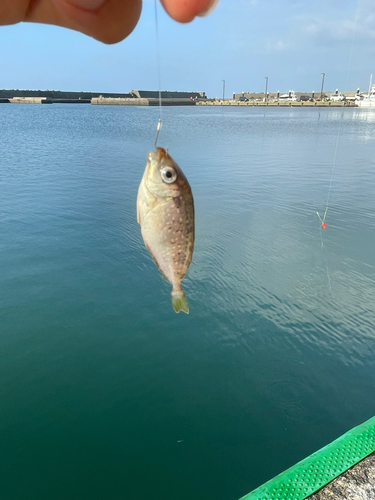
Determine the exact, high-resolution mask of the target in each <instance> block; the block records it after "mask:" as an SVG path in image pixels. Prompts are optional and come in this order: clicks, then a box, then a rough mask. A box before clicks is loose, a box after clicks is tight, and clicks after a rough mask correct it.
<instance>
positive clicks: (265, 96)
mask: <svg viewBox="0 0 375 500" xmlns="http://www.w3.org/2000/svg"><path fill="white" fill-rule="evenodd" d="M265 79H266V91H265V93H264V102H267V87H268V76H266V77H265Z"/></svg>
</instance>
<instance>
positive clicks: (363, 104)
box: [357, 75, 375, 108]
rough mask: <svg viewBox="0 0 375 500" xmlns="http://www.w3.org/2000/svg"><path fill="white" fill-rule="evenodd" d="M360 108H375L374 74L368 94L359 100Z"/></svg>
mask: <svg viewBox="0 0 375 500" xmlns="http://www.w3.org/2000/svg"><path fill="white" fill-rule="evenodd" d="M357 105H358V106H359V107H360V108H375V84H372V75H371V78H370V86H369V91H368V94H367V95H366V94H365V95H362V96H361V99H359V100H358V101H357Z"/></svg>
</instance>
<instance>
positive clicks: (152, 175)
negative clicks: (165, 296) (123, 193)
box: [137, 147, 195, 314]
mask: <svg viewBox="0 0 375 500" xmlns="http://www.w3.org/2000/svg"><path fill="white" fill-rule="evenodd" d="M137 222H138V223H139V224H140V226H141V233H142V238H143V241H144V244H145V247H146V248H147V250H148V251H149V253H150V254H151V257H152V258H153V260H154V262H155V264H156V265H157V267H158V268H159V270H160V272H161V273H162V275H163V277H164V278H166V280H167V281H169V283H171V285H172V292H171V298H172V306H173V309H174V311H175V312H176V313H179V312H180V311H183V312H184V313H186V314H189V306H188V302H187V299H186V296H185V293H184V291H183V289H182V288H181V280H182V278H183V277H184V276H185V274H186V272H187V270H188V268H189V266H190V263H191V260H192V257H193V250H194V236H195V227H194V200H193V194H192V191H191V187H190V185H189V182H188V180H187V179H186V177H185V175H184V173H183V172H182V170H181V169H180V167H179V166H178V165H177V163H176V162H175V161H174V160H173V158H172V157H171V156H170V154H169V153H168V151H166V150H165V149H163V148H160V147H158V148H156V151H155V152H154V151H150V152H149V153H148V155H147V163H146V168H145V171H144V174H143V177H142V180H141V183H140V185H139V189H138V196H137Z"/></svg>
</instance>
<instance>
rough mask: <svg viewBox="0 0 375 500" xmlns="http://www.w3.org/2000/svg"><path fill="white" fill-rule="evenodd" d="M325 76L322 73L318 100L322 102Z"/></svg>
mask: <svg viewBox="0 0 375 500" xmlns="http://www.w3.org/2000/svg"><path fill="white" fill-rule="evenodd" d="M325 76H326V74H325V73H322V88H321V90H320V100H321V101H322V100H323V86H324V77H325Z"/></svg>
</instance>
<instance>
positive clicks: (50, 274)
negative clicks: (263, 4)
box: [0, 104, 375, 500]
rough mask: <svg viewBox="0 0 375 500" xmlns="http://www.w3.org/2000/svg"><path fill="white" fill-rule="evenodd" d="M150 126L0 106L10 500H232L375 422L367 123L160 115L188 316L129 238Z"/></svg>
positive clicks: (107, 113) (371, 116) (113, 114)
mask: <svg viewBox="0 0 375 500" xmlns="http://www.w3.org/2000/svg"><path fill="white" fill-rule="evenodd" d="M158 118H159V111H158V109H156V108H146V107H144V108H141V107H139V108H138V107H110V106H108V107H107V106H90V105H80V106H78V105H67V104H62V105H56V104H53V105H50V106H47V105H42V106H41V105H29V106H27V105H15V104H14V105H5V104H4V105H1V106H0V130H1V156H0V269H1V272H0V413H1V418H0V445H1V453H0V471H1V472H0V476H1V478H0V479H1V480H0V484H1V487H0V490H1V495H2V497H3V498H6V499H12V500H15V499H23V500H24V499H28V500H34V499H35V500H44V499H45V500H47V499H48V500H50V499H54V500H60V499H61V500H65V499H67V498H70V499H80V500H81V499H90V500H95V499H98V500H99V499H100V500H102V499H109V498H110V499H132V500H144V499H145V498H153V499H154V500H166V499H171V500H175V499H178V500H237V499H238V498H239V497H241V496H242V495H244V494H246V493H248V492H249V491H250V490H252V489H253V488H255V487H257V486H258V485H260V484H262V483H263V482H265V481H266V480H268V479H270V478H272V477H273V476H275V475H276V474H278V473H280V472H282V471H283V470H284V469H286V468H287V467H289V466H291V465H293V464H294V463H296V462H297V461H299V460H301V459H303V458H304V457H306V456H307V455H309V454H310V453H312V452H314V451H316V450H317V449H319V448H320V447H322V446H324V445H325V444H327V443H329V442H330V441H332V440H333V439H335V438H337V437H338V436H340V435H341V434H342V433H344V432H345V431H347V430H349V429H350V428H351V427H353V426H355V425H357V424H360V423H361V422H363V421H364V420H366V419H368V418H370V417H372V416H373V415H374V414H375V390H374V385H375V361H374V359H375V356H374V355H375V333H374V332H375V250H374V249H375V207H374V193H375V134H374V127H375V112H374V111H372V110H364V109H352V108H350V109H343V110H342V109H337V108H336V109H326V108H325V109H318V108H298V109H294V108H282V109H279V108H261V107H259V108H257V107H241V108H239V107H236V108H230V107H220V108H219V107H198V106H197V107H188V108H187V107H175V108H164V109H163V122H164V125H163V129H162V132H161V134H160V138H159V145H160V146H162V147H165V148H168V149H169V152H170V154H171V155H172V157H173V158H174V159H175V160H176V161H177V163H178V164H179V165H180V167H181V168H182V169H183V171H184V173H185V175H186V176H187V178H188V179H189V182H190V184H191V187H192V190H193V194H194V199H195V210H196V246H195V252H194V257H193V262H192V265H191V267H190V269H189V271H188V274H187V276H186V278H185V280H184V283H183V285H184V289H185V291H186V295H187V297H188V300H189V305H190V315H189V316H187V315H183V314H180V315H176V314H175V313H174V312H173V309H172V306H171V301H170V289H171V287H170V285H169V284H168V283H166V282H165V281H163V279H162V278H161V276H160V274H159V272H158V270H157V269H156V266H155V265H154V263H153V262H152V260H151V258H150V256H149V254H148V252H147V251H146V250H145V248H144V245H143V242H142V239H141V235H140V228H139V226H138V224H137V223H136V209H135V202H136V195H137V188H138V184H139V182H140V179H141V177H142V174H143V170H144V167H145V161H146V155H147V152H148V151H149V150H150V149H152V148H153V143H154V138H155V131H156V124H157V121H158ZM327 204H328V211H327V217H326V224H327V229H325V230H323V229H322V228H321V224H320V221H319V219H318V217H317V213H316V212H319V213H320V214H321V216H322V215H323V213H324V211H325V209H326V207H327Z"/></svg>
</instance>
